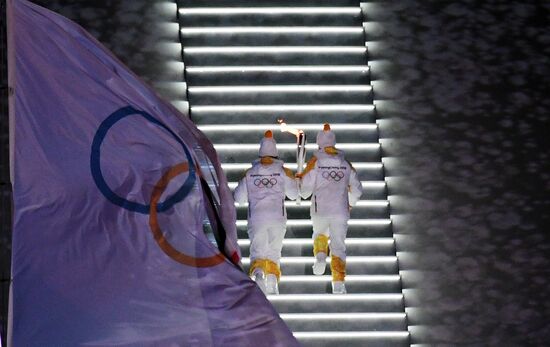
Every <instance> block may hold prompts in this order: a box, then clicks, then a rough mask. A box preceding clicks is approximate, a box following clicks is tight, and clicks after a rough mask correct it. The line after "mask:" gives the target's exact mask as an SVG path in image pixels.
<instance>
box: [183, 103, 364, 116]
mask: <svg viewBox="0 0 550 347" xmlns="http://www.w3.org/2000/svg"><path fill="white" fill-rule="evenodd" d="M373 110H374V105H368V104H356V105H350V104H340V105H339V104H321V105H214V106H206V105H202V106H191V111H192V112H194V113H199V112H222V113H225V112H277V113H279V114H280V113H281V112H289V111H290V112H323V113H326V112H346V111H359V112H361V111H363V112H368V111H373Z"/></svg>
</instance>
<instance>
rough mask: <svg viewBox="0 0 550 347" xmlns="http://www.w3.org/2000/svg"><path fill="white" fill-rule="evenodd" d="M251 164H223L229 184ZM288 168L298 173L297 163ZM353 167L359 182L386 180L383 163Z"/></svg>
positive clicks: (288, 165)
mask: <svg viewBox="0 0 550 347" xmlns="http://www.w3.org/2000/svg"><path fill="white" fill-rule="evenodd" d="M250 166H251V165H250V164H246V163H235V164H233V163H225V164H222V168H224V171H225V174H226V177H227V180H228V181H229V182H237V181H238V180H240V179H241V178H242V177H243V173H244V172H245V170H247V169H248V168H250ZM286 166H287V167H288V168H289V169H291V170H293V171H296V163H290V162H288V163H287V164H286ZM353 166H354V168H355V170H356V171H357V174H358V176H359V180H361V181H383V180H384V169H383V165H382V163H379V162H368V163H364V162H363V163H362V162H354V163H353Z"/></svg>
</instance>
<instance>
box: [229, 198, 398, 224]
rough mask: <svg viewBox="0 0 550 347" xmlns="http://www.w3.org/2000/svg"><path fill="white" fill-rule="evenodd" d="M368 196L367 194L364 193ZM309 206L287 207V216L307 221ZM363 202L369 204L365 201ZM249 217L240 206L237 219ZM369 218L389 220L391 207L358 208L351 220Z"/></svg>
mask: <svg viewBox="0 0 550 347" xmlns="http://www.w3.org/2000/svg"><path fill="white" fill-rule="evenodd" d="M363 194H364V195H366V194H365V193H363ZM306 202H307V205H306V204H304V206H299V207H292V208H289V207H287V216H288V218H289V219H307V218H309V214H310V212H309V208H310V207H309V206H310V203H309V201H306ZM362 202H368V201H365V200H363V201H362ZM247 216H248V207H247V206H238V207H237V218H238V219H243V220H244V219H246V218H247ZM366 216H368V217H369V218H374V219H383V218H389V206H388V205H385V206H384V205H381V206H356V207H354V208H353V209H352V210H351V218H365V217H366Z"/></svg>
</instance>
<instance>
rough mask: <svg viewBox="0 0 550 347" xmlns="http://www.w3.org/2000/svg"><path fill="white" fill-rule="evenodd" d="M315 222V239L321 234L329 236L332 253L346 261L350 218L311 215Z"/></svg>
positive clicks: (312, 220)
mask: <svg viewBox="0 0 550 347" xmlns="http://www.w3.org/2000/svg"><path fill="white" fill-rule="evenodd" d="M311 222H312V223H313V240H314V241H315V239H316V238H317V236H319V235H321V234H322V235H325V236H328V237H329V240H330V242H329V249H330V253H331V255H335V256H337V257H338V258H340V259H342V260H343V261H346V242H345V241H346V235H347V233H348V218H347V217H343V218H339V217H318V216H311Z"/></svg>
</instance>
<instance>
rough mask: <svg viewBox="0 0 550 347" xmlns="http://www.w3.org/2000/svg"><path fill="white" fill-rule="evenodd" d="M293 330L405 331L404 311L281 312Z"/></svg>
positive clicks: (405, 316)
mask: <svg viewBox="0 0 550 347" xmlns="http://www.w3.org/2000/svg"><path fill="white" fill-rule="evenodd" d="M280 316H281V318H282V319H283V320H284V321H285V323H286V324H287V325H288V326H289V328H290V329H291V330H292V331H294V332H307V331H311V332H315V331H317V332H318V331H353V332H356V331H370V332H373V331H407V326H406V319H407V315H406V314H405V313H404V312H345V313H338V312H336V313H334V312H333V313H328V312H316V313H283V314H281V315H280Z"/></svg>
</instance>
